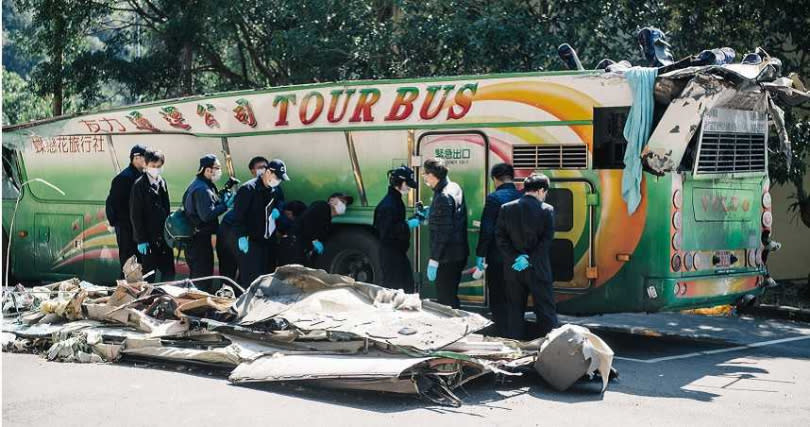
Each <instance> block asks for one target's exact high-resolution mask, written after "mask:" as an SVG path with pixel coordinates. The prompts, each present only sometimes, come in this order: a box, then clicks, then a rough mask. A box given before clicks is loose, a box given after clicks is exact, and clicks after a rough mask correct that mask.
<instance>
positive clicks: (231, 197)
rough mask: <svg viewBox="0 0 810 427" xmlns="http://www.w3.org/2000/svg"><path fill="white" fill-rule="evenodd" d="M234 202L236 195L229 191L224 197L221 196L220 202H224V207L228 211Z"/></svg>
mask: <svg viewBox="0 0 810 427" xmlns="http://www.w3.org/2000/svg"><path fill="white" fill-rule="evenodd" d="M234 200H236V194H234V193H232V192H230V191H229V192H227V193H225V196H223V198H222V201H223V202H225V206H227V207H228V209H230V208H232V207H233V201H234Z"/></svg>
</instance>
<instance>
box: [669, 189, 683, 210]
mask: <svg viewBox="0 0 810 427" xmlns="http://www.w3.org/2000/svg"><path fill="white" fill-rule="evenodd" d="M672 206H675V209H680V208H681V206H683V193H681V190H675V193H674V194H672Z"/></svg>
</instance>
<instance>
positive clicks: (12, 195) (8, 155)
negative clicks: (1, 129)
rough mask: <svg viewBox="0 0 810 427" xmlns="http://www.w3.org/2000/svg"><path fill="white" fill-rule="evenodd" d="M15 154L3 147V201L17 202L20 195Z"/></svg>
mask: <svg viewBox="0 0 810 427" xmlns="http://www.w3.org/2000/svg"><path fill="white" fill-rule="evenodd" d="M14 161H15V156H14V152H13V151H11V150H9V149H8V148H5V147H3V199H5V200H16V199H17V196H19V194H20V182H19V180H18V176H17V175H16V174H15V169H14V166H13V164H12V163H13V162H14Z"/></svg>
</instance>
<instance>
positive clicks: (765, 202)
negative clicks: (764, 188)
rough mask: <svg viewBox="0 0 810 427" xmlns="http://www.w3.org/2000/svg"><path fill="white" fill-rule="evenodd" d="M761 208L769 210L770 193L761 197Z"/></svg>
mask: <svg viewBox="0 0 810 427" xmlns="http://www.w3.org/2000/svg"><path fill="white" fill-rule="evenodd" d="M762 207H763V208H765V209H770V208H771V193H765V194H763V195H762Z"/></svg>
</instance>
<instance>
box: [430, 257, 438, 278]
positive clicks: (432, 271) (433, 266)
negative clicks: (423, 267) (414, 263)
mask: <svg viewBox="0 0 810 427" xmlns="http://www.w3.org/2000/svg"><path fill="white" fill-rule="evenodd" d="M438 271H439V261H436V260H430V261H428V269H427V278H428V280H430V281H431V282H433V281H435V280H436V273H437V272H438Z"/></svg>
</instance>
